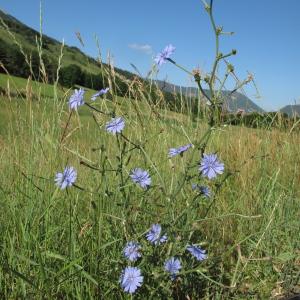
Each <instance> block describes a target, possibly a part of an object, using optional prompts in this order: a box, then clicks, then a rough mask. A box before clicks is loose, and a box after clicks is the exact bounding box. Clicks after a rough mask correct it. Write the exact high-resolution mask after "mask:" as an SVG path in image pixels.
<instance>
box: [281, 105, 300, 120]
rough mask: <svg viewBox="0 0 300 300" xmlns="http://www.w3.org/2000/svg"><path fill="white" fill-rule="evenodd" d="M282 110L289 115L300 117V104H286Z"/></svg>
mask: <svg viewBox="0 0 300 300" xmlns="http://www.w3.org/2000/svg"><path fill="white" fill-rule="evenodd" d="M280 111H281V112H283V113H285V114H287V115H288V116H289V117H294V116H298V117H300V104H295V105H286V106H284V107H283V108H281V109H280Z"/></svg>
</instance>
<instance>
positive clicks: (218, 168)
mask: <svg viewBox="0 0 300 300" xmlns="http://www.w3.org/2000/svg"><path fill="white" fill-rule="evenodd" d="M199 171H201V172H202V176H206V177H208V179H212V178H215V177H216V176H217V174H222V173H223V172H224V164H223V163H221V162H220V161H219V160H218V158H217V155H216V154H204V156H203V158H202V161H201V164H200V167H199Z"/></svg>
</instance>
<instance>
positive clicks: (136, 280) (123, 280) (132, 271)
mask: <svg viewBox="0 0 300 300" xmlns="http://www.w3.org/2000/svg"><path fill="white" fill-rule="evenodd" d="M143 280H144V277H143V276H142V274H141V270H140V269H139V268H136V267H126V268H125V270H123V272H122V274H121V276H120V280H119V282H120V284H121V287H122V288H123V290H124V291H125V292H128V293H130V294H133V293H134V292H135V291H136V289H137V288H138V287H140V286H141V285H142V282H143Z"/></svg>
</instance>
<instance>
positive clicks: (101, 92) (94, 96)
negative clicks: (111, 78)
mask: <svg viewBox="0 0 300 300" xmlns="http://www.w3.org/2000/svg"><path fill="white" fill-rule="evenodd" d="M108 91H109V88H106V89H101V90H100V91H99V92H97V93H96V94H94V95H93V96H92V97H91V100H92V101H95V100H96V98H97V97H99V96H102V95H104V94H106V93H107V92H108Z"/></svg>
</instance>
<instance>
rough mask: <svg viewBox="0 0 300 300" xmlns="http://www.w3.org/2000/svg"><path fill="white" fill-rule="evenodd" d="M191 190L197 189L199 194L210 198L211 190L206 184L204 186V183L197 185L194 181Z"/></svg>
mask: <svg viewBox="0 0 300 300" xmlns="http://www.w3.org/2000/svg"><path fill="white" fill-rule="evenodd" d="M192 190H193V191H195V190H197V191H199V192H200V194H202V195H203V196H205V197H206V198H210V197H211V190H210V188H209V187H208V186H204V185H198V184H196V183H193V184H192Z"/></svg>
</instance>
